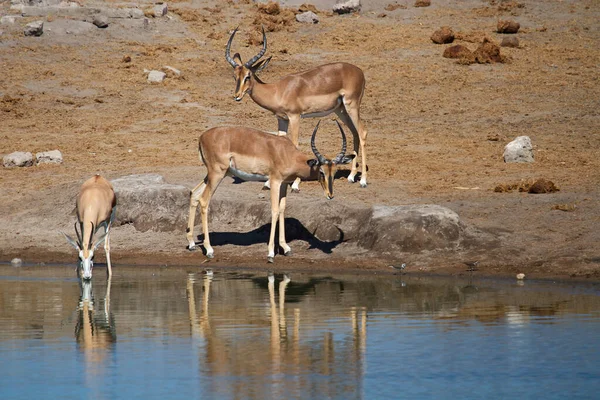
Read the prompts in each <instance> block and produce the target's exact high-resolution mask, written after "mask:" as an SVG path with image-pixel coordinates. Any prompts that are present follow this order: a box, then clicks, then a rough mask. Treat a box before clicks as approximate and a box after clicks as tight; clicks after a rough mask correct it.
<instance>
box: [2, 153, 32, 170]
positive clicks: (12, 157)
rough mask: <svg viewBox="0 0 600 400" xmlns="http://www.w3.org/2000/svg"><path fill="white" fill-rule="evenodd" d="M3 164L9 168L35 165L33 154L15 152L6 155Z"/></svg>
mask: <svg viewBox="0 0 600 400" xmlns="http://www.w3.org/2000/svg"><path fill="white" fill-rule="evenodd" d="M2 164H3V165H4V166H5V167H7V168H10V167H30V166H32V165H33V154H31V153H29V152H23V151H15V152H14V153H10V154H8V155H5V156H4V157H3V159H2Z"/></svg>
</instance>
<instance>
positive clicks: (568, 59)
mask: <svg viewBox="0 0 600 400" xmlns="http://www.w3.org/2000/svg"><path fill="white" fill-rule="evenodd" d="M9 3H10V2H7V1H4V2H2V3H0V14H2V15H7V14H11V12H10V11H9V9H8V7H9ZM99 3H101V2H85V1H83V2H81V4H84V5H94V4H99ZM246 3H248V4H246ZM297 3H299V2H293V1H289V2H284V4H288V5H294V4H297ZM330 3H333V2H331V1H330V2H327V1H322V2H316V3H314V4H317V6H318V7H319V8H320V10H328V9H329V8H327V7H325V6H327V5H330ZM364 3H368V4H367V5H365V6H364V7H363V11H362V12H361V13H360V14H352V15H344V16H336V15H333V14H332V13H330V12H327V11H319V12H318V15H319V18H320V22H319V23H318V24H316V25H302V24H299V23H296V22H294V21H293V20H289V15H292V16H293V13H291V14H289V13H287V14H286V13H284V14H282V15H280V17H281V20H280V22H281V23H280V24H277V23H276V24H274V25H273V24H271V25H269V22H268V21H267V22H265V18H266V17H265V15H264V14H261V13H260V12H259V11H258V9H257V6H256V5H255V4H251V3H250V2H243V1H240V2H227V3H225V2H216V1H208V2H194V1H192V2H185V1H175V2H169V7H170V12H169V17H168V18H150V19H149V24H148V26H147V27H144V24H143V20H141V19H120V20H117V19H113V20H111V25H110V26H109V27H108V28H106V29H97V28H95V27H93V26H92V27H91V28H90V27H89V26H88V25H85V24H80V23H79V21H76V20H73V19H65V18H60V17H56V16H52V15H50V16H48V17H44V18H41V19H43V20H44V21H45V33H44V35H42V36H41V37H24V36H23V34H22V29H23V26H24V25H25V23H27V22H30V21H33V20H37V19H40V18H33V17H28V18H22V19H20V20H18V21H17V22H16V23H15V24H14V25H10V24H5V25H1V26H0V30H1V31H2V34H1V35H0V64H1V68H2V74H0V154H2V155H5V154H8V153H11V152H13V151H30V152H33V153H35V152H40V151H48V150H53V149H59V150H60V151H61V152H62V154H63V157H64V163H63V164H62V165H59V166H57V165H40V166H37V167H29V168H14V169H6V168H3V169H2V170H0V198H1V203H0V260H1V261H8V260H10V259H11V258H12V257H20V258H22V259H23V260H25V261H26V262H42V261H43V262H74V259H73V258H74V257H75V253H74V251H73V249H72V248H71V247H70V246H69V245H68V244H67V243H66V241H65V240H64V238H63V237H62V236H61V235H59V234H58V233H57V230H59V229H60V230H65V231H68V232H70V231H71V229H72V224H73V222H74V220H75V217H74V215H73V214H72V210H73V206H74V199H75V195H76V193H77V190H78V187H79V185H80V184H81V183H82V182H83V181H84V180H85V179H86V178H88V177H89V176H91V175H92V174H94V173H101V174H103V175H105V176H107V177H108V178H110V179H114V178H117V177H120V176H123V175H128V174H133V173H144V172H155V173H160V174H162V175H163V176H165V178H166V179H167V181H168V182H170V183H179V184H185V185H188V186H189V187H190V188H191V187H193V186H194V185H195V184H196V183H197V182H198V181H200V180H201V179H202V177H203V167H201V166H200V164H199V162H198V156H197V152H196V144H197V137H198V134H199V133H200V132H202V131H203V130H205V129H207V128H209V127H213V126H217V125H224V124H242V125H247V126H252V127H257V128H260V129H265V130H270V131H273V130H276V128H277V124H276V120H275V118H274V116H273V115H271V114H270V113H269V112H267V111H266V110H263V109H261V108H260V107H259V106H258V105H256V104H255V103H253V102H252V100H251V99H250V98H249V97H248V96H247V97H246V98H244V100H243V101H242V102H241V103H236V102H235V101H234V100H233V90H234V82H233V79H232V75H231V74H232V71H231V67H230V66H229V64H228V63H227V62H226V61H225V58H224V48H225V43H226V42H227V39H228V37H229V32H230V30H231V29H233V28H235V27H236V26H240V33H239V34H238V35H237V36H236V41H235V42H234V49H233V51H239V52H240V53H241V54H242V57H243V59H248V58H249V57H251V56H253V55H254V54H255V53H256V52H258V49H259V47H258V46H257V45H256V44H255V42H256V37H258V34H257V32H258V30H257V29H258V28H257V24H259V25H260V24H261V23H263V24H267V27H268V28H269V29H270V30H272V31H270V32H268V42H269V48H268V52H267V55H272V56H273V59H272V61H271V63H270V65H269V67H268V68H267V69H266V70H265V71H263V72H262V73H261V75H260V76H261V78H262V79H263V80H264V81H267V82H271V81H274V80H277V79H278V78H280V77H282V76H284V75H286V74H288V73H292V72H296V71H299V70H303V69H308V68H310V67H313V66H317V65H319V64H323V63H327V62H333V61H346V62H351V63H353V64H356V65H357V66H359V67H361V68H362V69H363V70H364V72H365V76H366V80H367V87H366V93H365V97H364V99H363V105H362V108H361V112H362V117H363V119H364V121H365V123H366V126H367V129H368V131H369V136H368V142H367V145H368V160H369V161H368V165H369V186H368V188H366V189H360V188H359V186H358V184H354V185H351V184H349V183H347V182H346V181H345V180H340V181H339V182H337V183H336V192H337V196H336V199H335V200H334V201H341V202H347V203H351V204H352V203H355V204H361V203H363V204H386V205H403V204H430V203H434V204H439V205H443V206H446V207H449V208H451V209H452V210H454V211H456V212H457V213H458V214H459V215H460V217H461V218H462V220H463V221H464V222H466V223H468V224H470V225H472V226H475V227H477V228H478V229H480V230H482V231H486V232H489V233H492V234H494V235H497V237H498V239H499V240H500V242H499V243H500V245H499V246H498V247H496V248H493V249H490V248H481V249H477V248H475V249H468V250H464V251H457V252H455V253H454V254H451V255H448V254H447V253H427V254H406V255H403V256H402V257H403V259H400V258H398V257H397V255H396V259H390V257H385V256H383V255H380V254H371V253H370V252H368V251H365V250H364V249H357V248H354V247H353V246H352V244H351V243H349V244H345V245H344V246H339V247H338V248H336V249H335V251H333V252H332V253H331V254H323V253H322V252H321V251H319V250H318V249H311V248H310V246H309V245H308V244H306V243H303V242H301V241H292V242H291V243H290V244H291V246H292V247H293V248H294V250H295V255H294V256H293V257H289V258H283V257H278V258H277V261H276V264H275V266H274V267H275V268H284V269H295V268H296V269H298V268H299V269H311V268H313V269H321V270H323V269H325V270H332V271H333V270H368V271H370V270H373V271H375V272H377V271H382V272H383V271H388V270H389V267H388V265H389V264H390V263H400V262H403V261H407V262H408V263H409V270H410V272H415V273H464V271H465V268H466V267H465V265H464V264H463V261H467V260H479V261H480V265H479V271H478V272H477V273H479V274H501V275H502V274H504V275H511V274H514V273H515V272H524V273H526V274H527V275H528V276H530V277H555V276H558V277H577V278H588V279H598V278H600V246H599V245H598V243H599V242H600V229H599V228H598V226H599V224H600V204H599V200H598V199H599V196H598V195H599V192H600V189H599V183H600V158H599V157H598V156H599V155H600V150H599V149H600V135H599V132H598V128H599V126H600V118H599V115H600V114H599V111H598V110H599V109H600V107H599V106H600V86H599V82H598V77H599V75H600V74H599V68H600V65H599V64H598V60H600V46H598V43H599V38H600V32H599V29H600V25H598V23H597V21H598V20H599V19H600V4H599V3H598V2H597V1H593V0H582V1H556V2H555V1H552V2H549V1H545V0H539V1H535V0H531V1H527V0H522V1H510V2H509V1H493V0H492V1H482V0H467V1H460V2H455V1H441V0H432V6H430V7H426V8H415V7H413V2H412V1H402V0H400V1H397V2H393V3H392V2H390V1H369V2H366V1H365V2H364ZM390 3H392V5H394V4H396V5H399V6H400V7H395V6H394V7H390V6H389V5H390ZM104 5H105V6H106V5H111V6H115V7H117V6H119V4H118V3H116V2H104ZM386 8H387V9H388V10H386ZM394 8H395V9H394ZM293 9H295V8H293ZM286 15H287V17H286ZM286 18H287V19H286ZM499 19H513V20H516V21H518V22H519V23H520V24H521V29H520V31H519V33H518V35H517V36H518V38H519V40H520V44H521V45H520V47H519V48H504V47H503V48H502V50H501V51H502V54H503V55H505V56H507V57H508V58H509V62H508V63H503V64H473V65H460V64H458V63H456V62H455V60H450V59H445V58H443V57H442V53H443V51H444V48H445V47H447V45H436V44H434V43H433V42H432V41H431V40H430V36H431V34H432V33H433V32H434V31H435V30H436V29H438V28H439V27H441V26H444V25H446V26H450V27H451V28H452V29H453V30H454V31H455V32H457V33H458V34H459V35H458V36H459V37H460V38H461V39H460V40H457V41H455V43H458V44H463V45H465V46H467V47H469V48H470V49H471V50H474V49H475V48H476V47H477V46H478V43H479V42H481V40H482V39H483V38H484V37H488V38H489V39H491V40H493V41H495V42H498V43H499V42H500V41H501V39H502V35H500V34H498V33H496V32H495V29H496V25H497V21H498V20H499ZM128 59H130V61H129V62H127V61H126V60H128ZM165 65H169V66H172V67H174V68H177V69H179V70H181V71H182V75H181V77H174V76H170V77H168V78H167V79H166V80H165V81H164V83H162V84H149V83H147V82H146V76H145V74H144V69H160V68H162V67H164V66H165ZM314 123H316V120H303V122H302V123H301V132H300V148H301V149H303V150H305V151H307V152H308V151H309V132H311V131H312V128H313V126H314ZM326 125H327V126H328V127H326V128H325V129H323V135H322V136H321V137H320V146H322V148H323V151H324V152H326V153H334V152H337V147H338V146H339V143H338V140H339V139H338V136H337V135H336V134H335V130H334V125H333V124H331V123H330V124H326ZM520 135H528V136H530V137H531V139H532V142H533V144H534V148H535V162H534V163H531V164H505V163H504V162H503V159H502V153H503V148H504V146H505V145H506V144H507V143H508V142H509V141H511V140H512V139H514V138H515V137H517V136H520ZM538 178H546V179H549V180H551V181H553V182H554V183H555V184H556V185H557V186H558V187H559V188H560V191H559V192H556V193H551V194H537V195H534V194H527V193H520V192H517V191H513V192H505V193H498V192H495V191H494V188H495V187H496V186H497V185H501V184H512V183H519V182H521V181H530V180H533V179H538ZM223 185H230V181H224V183H223ZM301 188H302V191H301V193H300V194H298V195H294V194H292V195H290V200H289V201H290V202H293V201H294V196H299V197H305V198H310V197H311V196H322V192H321V190H320V188H318V187H317V183H315V182H306V183H303V184H302V186H301ZM235 190H237V191H238V194H237V195H238V196H252V197H256V196H259V195H260V184H244V185H236V186H235ZM225 192H226V193H229V191H228V190H226V191H225ZM217 195H219V192H217ZM267 199H268V196H267ZM265 201H267V200H265ZM561 209H564V210H568V211H562V210H561ZM267 222H268V221H265V223H267ZM183 229H184V227H182V230H181V232H145V233H142V232H137V231H135V229H133V227H131V226H121V227H116V228H115V229H114V231H113V236H112V248H113V251H112V255H113V262H114V263H115V265H116V266H117V267H116V268H118V264H119V263H122V264H139V265H144V264H152V265H159V264H161V265H162V264H180V265H191V266H195V265H202V266H204V265H206V264H203V262H204V261H205V259H204V257H203V256H202V254H201V253H198V252H196V253H189V252H187V251H186V250H185V245H186V241H185V234H184V233H183ZM229 229H230V230H231V231H232V232H235V231H236V229H235V221H232V223H231V225H229ZM215 251H216V253H217V255H218V257H217V258H216V259H215V260H214V261H211V265H213V266H214V267H218V266H219V265H227V266H235V265H239V266H251V267H252V266H256V267H257V268H267V266H266V265H265V257H264V256H265V253H266V244H254V245H252V246H247V247H244V248H240V246H233V245H223V246H218V247H215ZM103 257H104V255H103V252H102V251H99V255H98V258H99V259H98V261H100V262H102V261H103ZM269 268H271V267H270V266H269Z"/></svg>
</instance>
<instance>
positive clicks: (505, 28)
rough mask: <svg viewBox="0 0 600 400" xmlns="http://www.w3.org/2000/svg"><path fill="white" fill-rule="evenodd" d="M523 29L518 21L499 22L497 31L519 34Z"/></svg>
mask: <svg viewBox="0 0 600 400" xmlns="http://www.w3.org/2000/svg"><path fill="white" fill-rule="evenodd" d="M520 28H521V24H519V23H518V22H516V21H498V26H497V28H496V30H497V31H498V33H517V32H519V29H520Z"/></svg>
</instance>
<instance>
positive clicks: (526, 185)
mask: <svg viewBox="0 0 600 400" xmlns="http://www.w3.org/2000/svg"><path fill="white" fill-rule="evenodd" d="M515 190H516V191H519V192H525V193H533V194H539V193H554V192H558V191H560V189H559V188H558V187H557V186H556V185H555V184H554V182H552V181H550V180H548V179H545V178H540V179H538V180H535V181H533V180H523V181H521V182H517V183H501V184H499V185H497V186H496V187H495V188H494V192H496V193H507V192H512V191H515Z"/></svg>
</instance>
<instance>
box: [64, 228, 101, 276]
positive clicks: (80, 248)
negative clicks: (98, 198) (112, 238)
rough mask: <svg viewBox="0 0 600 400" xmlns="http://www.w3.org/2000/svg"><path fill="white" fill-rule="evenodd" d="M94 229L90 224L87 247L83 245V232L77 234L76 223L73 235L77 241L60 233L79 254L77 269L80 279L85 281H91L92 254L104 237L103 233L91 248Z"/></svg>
mask: <svg viewBox="0 0 600 400" xmlns="http://www.w3.org/2000/svg"><path fill="white" fill-rule="evenodd" d="M94 228H95V227H94V224H93V223H92V229H91V230H90V237H89V240H88V245H87V246H84V244H83V231H82V232H79V230H77V222H75V234H76V235H77V240H74V239H73V238H72V237H71V236H69V235H67V234H66V233H64V232H62V234H63V235H65V238H66V239H67V241H68V242H69V243H70V244H71V246H73V247H75V249H76V250H77V252H78V254H79V267H78V268H79V271H80V274H81V277H82V278H83V279H86V280H87V279H92V269H93V268H94V252H95V251H96V249H97V248H98V246H99V245H100V243H102V241H103V240H104V237H105V236H106V232H105V233H104V234H103V235H101V236H100V237H99V238H98V239H97V240H96V243H94V245H93V246H92V238H93V236H94ZM82 229H83V228H82Z"/></svg>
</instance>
